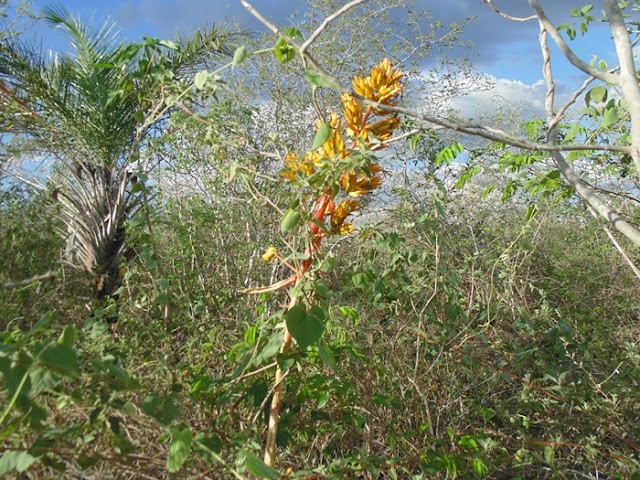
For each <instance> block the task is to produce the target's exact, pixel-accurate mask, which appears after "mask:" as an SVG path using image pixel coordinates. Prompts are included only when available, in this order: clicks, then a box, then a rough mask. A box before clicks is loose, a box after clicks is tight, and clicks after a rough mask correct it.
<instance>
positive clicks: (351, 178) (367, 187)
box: [340, 172, 382, 197]
mask: <svg viewBox="0 0 640 480" xmlns="http://www.w3.org/2000/svg"><path fill="white" fill-rule="evenodd" d="M340 185H341V186H342V188H343V189H344V191H345V192H347V193H348V194H349V196H350V197H359V196H360V195H366V194H368V193H371V192H372V191H373V190H375V189H376V188H378V187H379V186H380V185H382V178H380V177H376V176H370V175H362V174H357V173H356V172H350V173H346V174H344V175H343V176H342V178H341V179H340Z"/></svg>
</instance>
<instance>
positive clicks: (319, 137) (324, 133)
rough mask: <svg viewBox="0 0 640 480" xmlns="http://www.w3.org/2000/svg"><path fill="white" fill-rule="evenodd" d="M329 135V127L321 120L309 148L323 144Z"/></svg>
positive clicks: (314, 148) (315, 148)
mask: <svg viewBox="0 0 640 480" xmlns="http://www.w3.org/2000/svg"><path fill="white" fill-rule="evenodd" d="M330 136H331V127H330V126H329V125H327V123H326V122H322V123H321V124H320V126H319V127H318V131H317V132H316V136H315V138H314V139H313V145H312V146H311V150H317V149H318V148H320V147H321V146H323V145H324V144H325V142H326V141H327V140H328V139H329V137H330Z"/></svg>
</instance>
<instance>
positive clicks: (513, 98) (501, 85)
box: [450, 75, 547, 119]
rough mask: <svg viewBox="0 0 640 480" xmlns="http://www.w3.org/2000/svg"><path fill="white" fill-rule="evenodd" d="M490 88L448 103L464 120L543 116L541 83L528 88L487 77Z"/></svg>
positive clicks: (520, 83)
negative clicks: (499, 115) (501, 115)
mask: <svg viewBox="0 0 640 480" xmlns="http://www.w3.org/2000/svg"><path fill="white" fill-rule="evenodd" d="M486 80H487V81H488V83H489V84H490V85H491V86H490V87H489V88H486V89H482V90H477V91H470V92H467V93H466V94H465V95H464V96H460V97H456V98H453V99H451V100H450V104H451V106H452V107H453V108H455V109H457V110H458V111H459V113H460V116H462V117H465V118H473V119H479V118H486V117H492V116H494V115H496V114H508V115H513V113H514V112H517V113H518V114H519V116H520V117H522V118H531V117H540V116H543V115H544V101H545V95H546V90H547V89H546V85H545V83H544V81H543V80H538V81H536V82H535V83H532V84H527V83H524V82H521V81H519V80H511V79H509V78H496V77H494V76H492V75H487V76H486Z"/></svg>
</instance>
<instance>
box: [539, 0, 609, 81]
mask: <svg viewBox="0 0 640 480" xmlns="http://www.w3.org/2000/svg"><path fill="white" fill-rule="evenodd" d="M529 5H531V8H533V10H534V11H535V12H536V15H537V16H538V19H539V20H540V22H541V23H542V24H543V25H544V28H545V29H546V30H547V32H549V35H551V38H552V39H553V41H554V42H555V43H556V45H558V48H559V49H560V51H561V52H562V54H563V55H564V56H565V57H567V60H569V62H571V64H572V65H573V66H574V67H576V68H578V69H580V70H582V71H583V72H584V73H586V74H588V75H591V76H592V77H596V78H598V79H600V80H602V81H603V82H606V83H610V84H611V85H619V79H618V76H617V75H613V74H611V73H608V72H603V71H602V70H598V69H597V68H595V67H592V66H591V65H589V64H588V63H586V62H584V61H582V60H581V59H580V58H579V57H578V56H577V55H576V54H575V53H574V52H573V50H571V47H569V45H568V44H567V42H566V41H565V40H564V38H562V35H560V32H558V29H557V28H556V27H555V26H554V25H553V23H552V22H551V20H549V17H547V15H546V14H545V13H544V10H543V9H542V7H541V6H540V4H539V3H538V0H529Z"/></svg>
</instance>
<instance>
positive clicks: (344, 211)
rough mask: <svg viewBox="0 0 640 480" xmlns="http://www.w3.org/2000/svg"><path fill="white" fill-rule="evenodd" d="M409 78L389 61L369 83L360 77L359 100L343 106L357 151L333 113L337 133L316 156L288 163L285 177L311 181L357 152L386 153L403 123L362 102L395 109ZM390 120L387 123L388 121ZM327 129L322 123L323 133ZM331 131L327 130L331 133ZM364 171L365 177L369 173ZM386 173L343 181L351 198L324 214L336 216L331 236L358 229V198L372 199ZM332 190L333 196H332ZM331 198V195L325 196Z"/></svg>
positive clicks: (353, 174) (376, 168) (372, 171)
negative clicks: (354, 219) (350, 219)
mask: <svg viewBox="0 0 640 480" xmlns="http://www.w3.org/2000/svg"><path fill="white" fill-rule="evenodd" d="M403 77H404V73H402V71H400V70H396V69H394V68H393V66H392V65H391V61H390V60H389V59H384V60H383V61H382V62H380V64H379V65H376V66H375V67H373V68H372V69H371V74H370V75H369V76H367V77H356V78H355V79H354V80H353V92H354V93H355V96H354V95H349V94H342V96H341V101H342V107H343V115H344V118H345V123H346V125H345V127H346V132H347V135H349V137H351V138H352V146H351V148H347V146H346V145H345V141H344V138H343V136H342V133H341V132H342V121H341V120H340V119H339V118H338V117H337V116H336V114H335V113H334V112H331V117H330V120H329V122H328V125H329V127H330V128H331V132H330V134H329V136H328V137H327V140H326V141H325V143H324V145H322V146H321V147H319V148H318V149H316V150H315V151H312V152H308V153H307V154H306V155H305V156H304V157H303V158H302V159H300V158H298V157H297V156H296V155H295V154H292V153H289V154H288V155H287V156H286V158H285V168H284V169H283V171H282V172H281V175H282V176H283V177H284V178H286V179H288V180H295V179H296V177H297V176H303V177H308V176H310V175H312V174H314V173H315V172H316V171H317V169H319V168H322V167H323V166H326V162H327V161H329V162H331V161H338V160H342V159H345V158H347V157H348V156H349V155H350V154H351V153H352V152H353V151H354V150H355V149H356V148H365V149H368V150H378V149H380V148H384V146H385V145H384V142H385V141H386V140H388V139H390V138H391V136H392V134H393V131H394V130H395V129H397V128H398V127H399V126H400V119H399V118H398V117H397V116H395V115H392V114H390V113H389V112H385V111H383V110H380V109H375V108H374V107H372V106H369V105H364V104H363V103H362V102H361V101H360V100H359V99H358V97H357V96H360V97H363V98H365V99H367V100H371V101H373V102H378V103H380V104H384V105H395V104H396V100H397V98H398V97H399V96H400V95H401V94H402V91H403V89H404V84H403V83H402V79H403ZM383 117H384V118H383ZM322 125H323V122H322V121H318V129H319V128H321V127H322ZM325 128H326V127H325ZM363 170H364V171H363ZM382 173H383V170H382V167H381V166H380V164H378V163H371V164H370V165H369V166H368V168H365V169H358V170H357V171H354V170H353V169H352V170H347V171H345V172H344V173H343V174H342V175H341V177H340V182H339V183H340V189H341V190H342V191H344V192H345V193H346V194H347V195H348V196H349V197H351V198H349V199H348V200H343V201H341V202H340V203H339V204H338V205H337V206H334V205H333V202H332V203H331V208H328V209H327V211H326V212H325V213H324V214H323V215H324V216H330V225H331V228H330V230H329V231H330V232H331V233H332V234H343V235H344V234H346V233H349V232H351V231H352V230H353V225H351V224H349V223H344V222H345V219H346V218H347V216H348V215H350V214H351V213H353V212H354V211H356V210H358V209H359V208H360V206H361V204H360V201H359V200H356V199H355V198H357V197H359V196H360V195H366V194H368V193H371V192H372V191H373V190H375V189H376V188H378V187H379V186H380V185H381V184H382ZM330 191H331V189H329V190H328V192H330ZM327 194H328V193H326V192H325V195H327Z"/></svg>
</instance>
